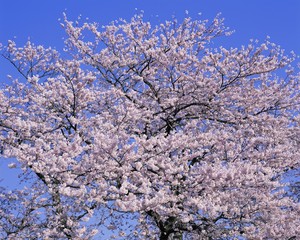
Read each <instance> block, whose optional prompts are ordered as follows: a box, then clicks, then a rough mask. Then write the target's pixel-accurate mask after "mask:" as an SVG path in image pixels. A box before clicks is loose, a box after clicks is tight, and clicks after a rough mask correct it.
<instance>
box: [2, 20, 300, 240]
mask: <svg viewBox="0 0 300 240" xmlns="http://www.w3.org/2000/svg"><path fill="white" fill-rule="evenodd" d="M62 26H63V27H64V28H65V30H66V33H67V35H68V39H67V40H66V42H65V52H63V53H61V54H59V53H58V52H57V51H56V50H54V49H51V48H44V47H43V46H35V45H34V44H33V43H31V42H30V41H28V42H27V44H26V45H25V46H24V47H17V46H16V44H15V42H13V41H9V42H8V45H7V47H5V48H4V49H3V53H2V55H3V57H4V58H6V59H7V60H8V61H10V62H11V63H12V64H13V66H14V67H15V68H16V69H17V70H18V72H19V74H20V75H19V76H20V77H21V78H22V79H19V80H16V79H14V78H13V77H10V79H11V84H9V85H7V86H5V87H4V88H2V89H1V91H0V99H1V101H0V113H1V114H0V130H1V135H0V143H1V154H2V156H3V157H10V158H11V157H13V158H16V159H17V161H18V163H17V164H16V165H14V164H11V167H20V168H21V169H22V170H23V175H22V177H23V180H25V183H26V186H25V187H24V189H21V190H20V189H19V190H14V191H7V190H5V189H1V194H0V201H1V205H0V206H1V207H0V222H1V224H0V234H1V235H0V236H1V237H3V238H7V239H16V238H18V239H90V238H91V237H92V236H93V235H94V234H96V230H95V229H96V228H97V227H98V229H100V230H101V229H103V228H105V227H107V228H108V229H110V230H112V232H114V231H113V230H114V229H119V231H120V232H119V233H118V234H119V236H118V239H122V238H123V237H124V239H131V238H132V239H161V240H164V239H165V240H167V239H234V238H237V237H242V238H241V239H294V238H296V237H297V236H300V230H299V228H298V226H299V225H300V219H299V214H300V209H299V202H296V201H294V200H293V199H292V198H290V197H288V196H287V194H285V188H284V184H283V183H282V182H281V181H280V179H281V174H282V173H283V172H285V171H287V170H288V169H291V168H298V167H299V159H300V153H299V149H300V141H299V134H300V128H299V124H300V118H299V105H300V96H299V94H300V88H299V74H298V75H297V73H295V71H294V70H293V68H292V67H291V66H290V64H291V62H292V61H293V56H291V57H288V56H286V55H284V53H283V50H281V49H280V48H279V47H278V46H276V45H275V44H273V43H271V42H270V41H269V40H268V39H267V40H266V41H265V42H264V43H262V44H259V43H257V42H255V41H250V43H249V44H248V45H247V46H242V47H241V48H240V49H237V48H230V49H226V48H224V47H219V48H217V49H216V48H215V44H214V40H215V39H216V38H217V37H219V36H223V35H229V33H230V32H228V30H227V29H226V28H225V27H224V25H223V20H222V19H221V18H219V16H217V17H216V18H215V19H214V20H213V21H212V22H211V23H209V22H208V21H201V20H192V19H191V18H189V17H186V18H185V19H184V20H183V21H182V22H181V23H179V22H178V21H177V20H176V19H173V20H172V21H166V22H165V23H164V24H160V25H158V26H155V27H151V25H150V23H149V22H144V21H143V18H142V16H141V15H137V16H134V17H133V18H132V19H131V21H129V22H126V21H125V20H120V21H115V22H112V23H111V24H109V25H108V26H106V27H104V28H103V29H100V30H99V27H98V25H97V24H96V23H84V24H79V23H77V22H75V23H73V22H72V21H69V20H68V19H67V18H66V17H65V21H64V22H63V23H62ZM281 69H282V70H281ZM283 70H285V71H283ZM88 219H91V221H90V222H91V224H89V222H86V221H88ZM130 219H132V220H130ZM99 226H100V228H99ZM93 229H94V230H93Z"/></svg>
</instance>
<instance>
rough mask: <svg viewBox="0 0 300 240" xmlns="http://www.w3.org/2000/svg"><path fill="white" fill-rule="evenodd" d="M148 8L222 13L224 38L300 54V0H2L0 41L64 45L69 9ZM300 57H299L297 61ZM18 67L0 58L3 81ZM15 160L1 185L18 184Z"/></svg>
mask: <svg viewBox="0 0 300 240" xmlns="http://www.w3.org/2000/svg"><path fill="white" fill-rule="evenodd" d="M136 9H138V11H139V10H144V16H145V20H147V21H150V22H152V23H153V25H155V23H156V22H158V21H164V20H167V19H170V18H171V17H172V16H173V15H175V16H176V17H177V18H179V19H182V18H183V17H184V16H185V10H187V11H188V12H189V16H191V17H192V18H196V17H198V13H199V12H201V13H202V16H201V18H204V19H213V17H214V16H216V14H218V13H220V12H221V13H222V16H223V17H224V18H225V25H226V26H228V27H230V29H231V30H235V33H234V34H233V35H232V36H230V37H228V38H224V43H225V45H226V46H233V47H239V46H241V45H243V44H245V45H246V44H247V43H248V41H249V39H251V38H252V39H258V40H260V41H264V40H265V39H266V37H267V36H270V37H271V41H273V42H275V43H277V44H279V45H281V47H282V48H283V49H286V51H287V52H290V51H291V50H294V51H295V53H296V54H297V55H300V0H85V1H83V0H44V1H41V0H11V1H9V0H0V43H2V44H3V45H5V44H6V43H7V40H9V39H14V38H16V42H17V43H18V44H20V45H22V44H24V43H25V42H26V41H27V39H28V38H30V40H31V41H32V42H34V43H36V44H42V45H44V46H47V47H48V46H51V47H55V48H57V49H58V50H60V49H62V48H63V38H64V37H65V34H64V30H63V29H62V28H61V26H60V25H59V20H58V19H59V18H62V16H63V12H66V14H67V16H68V18H69V19H74V20H75V19H76V18H77V17H78V16H79V15H80V14H81V15H82V17H83V19H84V18H86V17H88V18H89V21H93V22H94V21H95V22H99V23H100V25H106V24H108V23H109V22H111V21H113V20H115V19H118V18H120V17H121V18H125V19H129V18H130V17H131V16H132V15H133V14H135V13H137V10H136ZM298 61H299V60H298ZM14 73H16V72H15V70H14V69H13V68H12V67H11V66H10V65H9V64H8V63H7V62H6V61H5V60H4V59H3V58H1V57H0V84H3V83H7V79H6V75H7V74H12V75H14ZM10 161H11V160H4V159H0V179H1V178H3V179H4V181H3V182H2V183H0V186H1V185H7V186H9V187H13V186H17V184H18V183H17V181H16V180H15V176H16V172H17V171H16V170H8V168H7V167H6V166H7V164H8V163H9V162H10Z"/></svg>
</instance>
